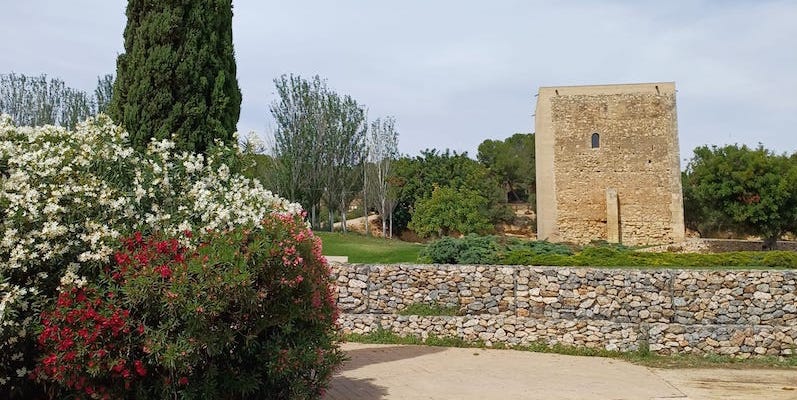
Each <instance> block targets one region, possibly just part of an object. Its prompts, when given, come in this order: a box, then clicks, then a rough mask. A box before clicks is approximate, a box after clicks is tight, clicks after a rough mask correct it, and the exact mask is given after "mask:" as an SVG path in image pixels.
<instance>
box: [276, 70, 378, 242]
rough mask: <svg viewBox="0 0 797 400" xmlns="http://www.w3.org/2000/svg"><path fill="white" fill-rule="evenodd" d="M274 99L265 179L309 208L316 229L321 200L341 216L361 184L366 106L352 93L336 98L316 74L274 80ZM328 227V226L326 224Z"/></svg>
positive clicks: (290, 197)
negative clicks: (269, 168) (269, 159)
mask: <svg viewBox="0 0 797 400" xmlns="http://www.w3.org/2000/svg"><path fill="white" fill-rule="evenodd" d="M274 84H275V86H276V89H277V95H278V99H277V100H276V101H275V102H274V103H273V104H271V107H270V110H271V114H272V115H273V116H274V119H275V121H276V123H277V129H276V131H275V132H274V146H273V154H272V155H273V161H274V163H273V166H274V168H273V169H272V173H273V177H272V178H268V179H269V180H270V181H271V182H273V183H274V184H276V187H277V188H278V189H279V190H280V192H281V193H283V194H284V195H285V196H287V197H288V198H289V199H291V200H292V201H297V202H300V203H302V205H303V206H304V207H305V208H306V209H308V210H309V211H310V220H311V224H312V225H313V226H314V227H318V226H319V223H318V219H317V213H318V210H319V207H320V203H321V200H322V198H323V199H324V200H325V201H326V203H327V208H328V209H329V210H330V221H331V220H332V219H333V215H332V214H333V212H334V211H339V212H341V213H342V214H343V215H344V217H342V219H344V220H345V213H346V211H347V210H348V206H349V204H350V203H351V201H352V200H353V198H354V196H355V195H357V194H359V192H360V190H361V188H362V175H363V173H362V169H361V167H362V163H363V158H364V156H365V154H364V145H365V133H366V125H365V110H364V109H363V107H362V106H360V105H359V104H357V102H356V101H355V100H354V99H353V98H351V97H350V96H348V95H346V96H340V95H338V94H337V93H335V92H334V91H332V90H330V89H329V88H328V87H327V85H326V82H325V81H323V80H322V79H321V78H320V77H318V76H315V77H313V79H312V80H310V81H308V80H305V79H303V78H302V77H300V76H294V75H283V76H281V77H280V78H278V79H275V80H274ZM330 225H332V224H331V223H330Z"/></svg>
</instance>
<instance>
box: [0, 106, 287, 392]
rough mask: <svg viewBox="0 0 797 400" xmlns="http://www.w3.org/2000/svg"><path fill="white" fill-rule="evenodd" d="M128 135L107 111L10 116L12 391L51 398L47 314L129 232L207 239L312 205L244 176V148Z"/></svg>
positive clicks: (7, 259) (7, 231) (7, 240)
mask: <svg viewBox="0 0 797 400" xmlns="http://www.w3.org/2000/svg"><path fill="white" fill-rule="evenodd" d="M127 137H128V135H127V133H126V132H124V131H123V130H122V129H121V128H119V127H116V126H115V125H113V123H112V121H111V120H110V119H108V117H106V116H99V117H97V118H96V119H90V120H88V121H87V122H86V123H83V124H79V125H78V127H77V128H76V129H75V130H74V131H69V130H66V129H63V128H59V127H52V126H45V127H40V128H29V127H19V128H18V127H16V126H14V125H13V123H12V121H11V120H10V118H8V117H0V321H1V322H0V393H9V392H11V393H14V394H13V396H19V397H21V398H35V397H40V396H38V395H36V394H35V391H36V390H37V389H36V388H35V387H33V388H31V386H30V384H29V383H28V381H27V380H26V378H25V377H26V375H27V373H28V372H29V371H30V370H31V369H32V368H33V365H34V363H35V361H36V350H35V349H36V346H35V341H34V340H33V333H34V331H35V328H36V324H37V322H38V317H39V314H40V313H41V311H43V310H44V309H46V308H49V307H50V306H51V305H52V304H53V303H55V301H56V299H57V298H58V296H59V294H58V292H57V290H56V289H57V287H58V286H59V284H60V282H61V279H62V278H64V277H66V276H68V275H70V274H71V275H74V276H77V277H79V278H80V279H87V280H88V281H89V282H92V283H94V282H95V281H96V279H98V278H99V276H100V272H101V271H102V267H103V266H104V265H106V264H107V262H108V260H109V257H110V256H111V255H112V254H113V253H114V248H115V246H117V243H118V241H119V238H120V237H122V236H125V235H129V234H131V233H132V232H134V231H136V230H140V231H143V232H145V233H148V232H155V231H158V232H162V233H163V234H164V235H166V236H172V237H174V236H176V235H177V234H178V233H179V232H181V231H184V230H192V231H194V232H196V233H197V238H195V240H198V237H199V236H201V235H202V234H204V233H205V232H207V231H208V230H210V231H218V230H221V231H224V230H229V229H232V228H234V227H236V226H244V225H247V224H252V223H255V222H257V221H260V220H261V219H263V218H264V217H266V216H267V215H269V214H270V213H271V212H273V211H284V212H288V213H294V214H295V213H299V212H301V207H300V206H298V205H296V204H291V203H288V202H287V201H285V200H284V199H281V198H279V197H277V196H274V195H273V194H272V193H271V192H269V191H267V190H265V189H264V188H263V187H262V186H261V185H260V184H259V183H257V182H253V181H251V180H248V179H246V178H244V177H242V176H240V175H237V174H236V171H237V170H239V169H240V167H241V161H240V160H241V159H242V158H241V157H240V154H238V152H237V149H231V148H226V147H222V146H219V147H216V148H214V149H211V150H210V151H209V152H208V154H207V155H199V154H193V153H186V152H177V151H175V150H174V143H173V142H171V141H168V140H162V141H153V142H152V143H150V146H149V148H148V149H147V151H146V152H145V153H139V152H137V151H135V150H133V148H132V147H130V145H129V142H128V139H127ZM181 240H183V242H184V243H183V244H184V245H190V244H191V243H190V241H189V240H187V239H185V238H183V239H181ZM26 390H33V392H26Z"/></svg>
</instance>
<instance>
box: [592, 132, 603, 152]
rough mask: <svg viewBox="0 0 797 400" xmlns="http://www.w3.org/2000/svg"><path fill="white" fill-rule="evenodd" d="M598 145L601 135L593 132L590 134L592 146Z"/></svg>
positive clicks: (596, 146)
mask: <svg viewBox="0 0 797 400" xmlns="http://www.w3.org/2000/svg"><path fill="white" fill-rule="evenodd" d="M599 147H601V135H599V134H598V133H597V132H595V133H593V134H592V148H593V149H597V148H599Z"/></svg>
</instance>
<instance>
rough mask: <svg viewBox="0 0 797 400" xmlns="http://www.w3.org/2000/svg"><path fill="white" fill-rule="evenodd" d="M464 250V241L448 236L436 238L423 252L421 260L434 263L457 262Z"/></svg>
mask: <svg viewBox="0 0 797 400" xmlns="http://www.w3.org/2000/svg"><path fill="white" fill-rule="evenodd" d="M460 252H462V241H461V240H459V239H456V238H452V237H449V236H446V237H444V238H441V239H438V240H435V241H434V242H432V243H429V245H427V246H426V248H425V249H424V250H423V251H422V252H421V260H422V261H424V262H431V263H434V264H457V260H459V253H460Z"/></svg>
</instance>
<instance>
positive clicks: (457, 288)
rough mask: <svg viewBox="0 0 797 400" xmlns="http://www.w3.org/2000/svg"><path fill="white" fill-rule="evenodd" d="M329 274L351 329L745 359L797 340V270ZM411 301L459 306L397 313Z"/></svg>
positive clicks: (784, 351)
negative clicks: (451, 311)
mask: <svg viewBox="0 0 797 400" xmlns="http://www.w3.org/2000/svg"><path fill="white" fill-rule="evenodd" d="M333 279H334V280H335V282H336V288H337V296H338V305H339V307H340V309H341V318H340V322H341V325H342V330H343V332H344V333H368V332H371V331H373V330H375V329H378V328H380V327H381V328H383V329H388V330H391V331H393V332H395V333H397V334H401V335H416V336H419V337H424V338H425V337H427V336H428V335H429V334H435V335H437V336H453V337H459V338H462V339H465V340H468V341H475V340H482V341H484V342H486V343H487V344H488V345H491V344H494V343H506V344H509V345H524V344H531V343H536V342H543V343H546V344H549V345H553V344H565V345H572V346H579V347H593V348H604V349H607V350H617V351H634V350H638V349H640V348H641V347H642V348H645V347H646V348H649V349H650V350H651V351H652V352H656V353H660V354H673V353H693V354H705V353H715V354H727V355H733V356H739V357H749V356H753V355H791V354H793V353H794V351H795V340H797V298H796V297H795V293H797V272H795V271H775V270H751V271H737V270H733V271H713V270H712V271H709V270H670V269H667V270H664V269H655V270H631V269H593V268H562V267H530V266H486V265H484V266H481V265H480V266H460V265H347V264H340V265H335V266H333ZM414 303H427V304H439V305H445V306H455V307H457V308H458V309H459V313H458V315H456V316H440V317H430V316H417V315H409V316H401V315H397V314H396V313H397V312H398V311H400V310H402V309H404V308H405V307H407V306H409V305H410V304H414Z"/></svg>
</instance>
